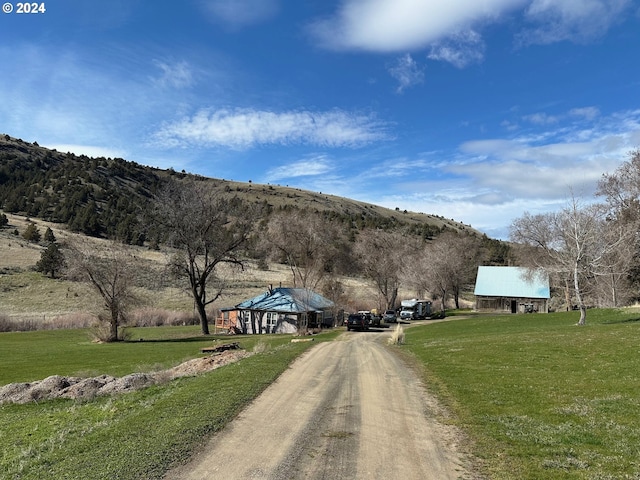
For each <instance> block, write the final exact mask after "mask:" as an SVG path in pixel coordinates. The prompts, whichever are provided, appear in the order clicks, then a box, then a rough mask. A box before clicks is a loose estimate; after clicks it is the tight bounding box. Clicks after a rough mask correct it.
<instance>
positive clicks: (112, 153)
mask: <svg viewBox="0 0 640 480" xmlns="http://www.w3.org/2000/svg"><path fill="white" fill-rule="evenodd" d="M43 147H46V148H50V149H55V150H57V151H59V152H62V153H67V152H71V153H75V154H76V155H86V156H87V157H105V158H127V152H126V151H124V150H119V149H114V148H111V147H101V146H96V145H72V144H54V145H43Z"/></svg>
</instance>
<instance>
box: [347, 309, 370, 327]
mask: <svg viewBox="0 0 640 480" xmlns="http://www.w3.org/2000/svg"><path fill="white" fill-rule="evenodd" d="M370 322H371V316H367V315H363V314H361V313H352V314H350V315H349V318H347V330H368V329H369V324H370Z"/></svg>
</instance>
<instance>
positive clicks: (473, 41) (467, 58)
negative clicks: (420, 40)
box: [428, 30, 485, 68]
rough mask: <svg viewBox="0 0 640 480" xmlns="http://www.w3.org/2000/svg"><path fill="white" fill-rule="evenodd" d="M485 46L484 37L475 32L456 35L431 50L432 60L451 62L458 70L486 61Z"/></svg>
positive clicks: (469, 31)
mask: <svg viewBox="0 0 640 480" xmlns="http://www.w3.org/2000/svg"><path fill="white" fill-rule="evenodd" d="M484 51H485V45H484V41H483V40H482V37H481V36H480V35H479V34H478V33H477V32H474V31H473V30H467V31H464V32H459V33H455V34H453V35H451V36H449V37H447V38H446V39H444V40H442V41H438V42H436V43H435V44H433V45H432V46H431V48H430V51H429V55H428V57H429V58H430V59H431V60H439V61H444V62H449V63H451V64H452V65H454V66H456V67H458V68H464V67H466V66H467V65H470V64H472V63H480V62H482V60H484Z"/></svg>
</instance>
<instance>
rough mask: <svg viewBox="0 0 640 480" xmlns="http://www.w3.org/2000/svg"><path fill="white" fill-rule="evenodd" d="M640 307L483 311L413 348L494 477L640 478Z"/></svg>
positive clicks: (415, 337) (419, 335)
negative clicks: (580, 319) (583, 318)
mask: <svg viewBox="0 0 640 480" xmlns="http://www.w3.org/2000/svg"><path fill="white" fill-rule="evenodd" d="M639 320H640V314H638V313H637V312H635V313H634V312H631V311H616V310H590V311H589V313H588V318H587V321H588V325H587V326H585V327H578V326H576V325H575V323H576V321H577V313H574V312H569V313H557V314H549V315H542V314H539V315H517V316H513V315H510V316H502V317H477V318H471V319H467V320H455V321H451V322H443V323H438V324H433V325H429V326H426V327H415V328H410V329H408V330H407V331H406V342H407V345H406V346H405V347H403V348H404V349H406V350H408V351H409V352H411V353H412V355H413V356H414V357H415V359H417V360H418V361H419V363H420V364H422V365H424V368H425V372H426V373H425V377H426V382H427V384H428V385H429V387H430V388H431V389H433V390H435V392H436V393H437V395H438V396H439V397H440V398H441V399H443V401H444V402H445V403H446V404H448V406H449V407H450V409H451V411H452V412H453V413H454V416H453V417H454V419H455V420H453V421H454V422H455V423H457V424H458V425H459V426H460V427H462V428H463V429H464V430H466V431H467V432H468V433H469V435H470V437H471V438H472V440H473V444H474V447H473V448H474V453H475V454H476V455H477V456H478V457H479V458H480V459H481V460H482V461H483V462H484V463H485V466H486V469H487V472H488V473H489V477H490V478H492V479H601V480H603V479H638V478H640V408H639V407H640V373H639V372H640V321H639Z"/></svg>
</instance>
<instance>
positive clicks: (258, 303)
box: [236, 287, 333, 313]
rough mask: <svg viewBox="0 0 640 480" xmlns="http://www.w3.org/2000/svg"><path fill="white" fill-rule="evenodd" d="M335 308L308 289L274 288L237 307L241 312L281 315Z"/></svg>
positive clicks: (329, 301) (330, 302) (328, 301)
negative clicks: (256, 311) (262, 312)
mask: <svg viewBox="0 0 640 480" xmlns="http://www.w3.org/2000/svg"><path fill="white" fill-rule="evenodd" d="M331 307H333V302H332V301H331V300H328V299H326V298H325V297H323V296H322V295H320V294H318V293H316V292H314V291H312V290H309V289H306V288H283V287H280V288H274V289H273V290H270V291H267V292H265V293H263V294H262V295H258V296H257V297H254V298H252V299H250V300H245V301H244V302H242V303H239V304H238V305H236V308H238V309H241V310H262V311H268V312H281V313H303V312H312V311H321V310H326V309H329V308H331Z"/></svg>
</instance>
